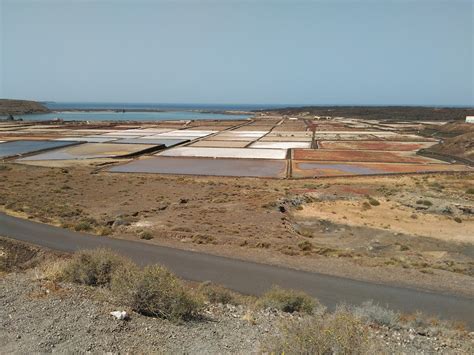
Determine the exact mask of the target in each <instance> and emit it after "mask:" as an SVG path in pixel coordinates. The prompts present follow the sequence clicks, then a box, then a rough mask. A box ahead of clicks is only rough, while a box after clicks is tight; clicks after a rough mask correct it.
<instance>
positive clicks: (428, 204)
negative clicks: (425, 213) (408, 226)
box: [416, 200, 433, 207]
mask: <svg viewBox="0 0 474 355" xmlns="http://www.w3.org/2000/svg"><path fill="white" fill-rule="evenodd" d="M416 204H417V205H423V206H426V207H430V206H433V202H431V201H430V200H418V201H416Z"/></svg>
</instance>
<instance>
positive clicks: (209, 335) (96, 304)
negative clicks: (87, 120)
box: [0, 240, 474, 354]
mask: <svg viewBox="0 0 474 355" xmlns="http://www.w3.org/2000/svg"><path fill="white" fill-rule="evenodd" d="M3 241H4V242H3V246H2V252H1V255H0V258H1V260H2V262H4V261H5V260H6V258H9V257H8V255H9V253H12V250H13V249H12V244H11V243H7V244H5V240H3ZM18 250H19V248H16V249H15V251H14V254H15V255H18ZM29 250H30V251H29V252H24V253H23V252H22V253H20V255H22V256H21V257H18V258H17V260H18V262H17V263H10V264H9V265H10V268H9V270H5V269H3V273H2V274H1V276H0V323H1V326H0V348H1V349H2V351H1V352H2V353H30V352H38V353H49V352H93V353H104V352H107V353H151V352H165V353H206V354H209V353H258V352H260V351H261V350H262V344H265V342H267V341H268V340H267V339H271V336H275V335H278V334H279V329H280V324H281V322H284V321H288V320H298V319H303V318H304V317H305V316H304V315H302V314H298V313H294V314H288V313H283V312H281V311H276V310H271V309H261V308H257V307H255V306H254V305H252V304H249V303H245V304H241V305H231V304H207V306H206V308H205V310H204V311H203V312H202V317H201V318H200V319H197V320H194V321H190V322H182V323H173V322H170V321H168V320H163V319H158V318H151V317H145V316H142V315H140V314H137V313H135V312H131V311H130V310H126V311H127V312H128V314H129V319H127V320H118V319H116V318H114V317H113V316H112V315H110V312H111V311H116V310H123V308H121V307H120V306H118V305H117V304H114V301H112V299H113V298H112V297H110V294H109V293H108V292H109V291H107V290H105V289H101V288H92V287H88V286H80V285H74V284H69V283H58V282H53V281H50V280H48V279H46V278H45V277H44V274H43V271H42V270H43V268H42V266H43V264H44V263H45V262H50V261H51V260H52V259H55V258H57V256H52V255H50V254H49V253H48V252H45V251H41V250H38V249H37V248H34V247H33V248H29ZM10 260H11V258H10ZM2 265H5V263H3V264H2ZM32 265H35V266H34V267H33V266H32ZM404 317H405V320H404V321H403V323H400V324H394V325H389V326H388V325H380V324H379V325H377V324H375V323H371V322H368V323H367V326H366V327H367V331H368V334H369V344H370V347H369V350H368V352H370V353H387V354H388V353H408V354H409V353H435V352H436V353H446V354H468V353H472V349H473V345H474V343H473V342H474V333H472V332H471V333H469V331H466V330H465V329H463V328H462V326H461V325H458V326H453V325H452V324H451V325H450V327H449V328H448V327H446V325H443V324H441V323H439V322H438V321H437V320H430V321H425V320H423V321H422V320H421V318H417V317H418V316H417V315H405V316H404Z"/></svg>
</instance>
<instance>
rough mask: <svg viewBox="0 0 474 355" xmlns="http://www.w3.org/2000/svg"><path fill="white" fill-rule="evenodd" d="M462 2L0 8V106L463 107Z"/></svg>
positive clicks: (206, 1) (31, 4)
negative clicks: (21, 102) (15, 102)
mask: <svg viewBox="0 0 474 355" xmlns="http://www.w3.org/2000/svg"><path fill="white" fill-rule="evenodd" d="M473 3H474V1H473V0H373V1H372V0H370V1H369V0H359V1H356V0H345V1H342V0H331V1H329V0H324V1H317V0H313V1H309V0H307V1H298V0H286V1H285V0H274V1H270V0H253V1H250V0H241V1H235V0H199V1H198V0H174V1H171V0H168V1H160V0H157V1H144V0H129V1H126V0H114V1H111V0H108V1H105V0H104V1H99V0H97V1H91V0H83V1H81V0H75V1H74V0H54V1H53V0H0V51H1V53H0V97H2V98H19V99H33V100H40V101H69V102H71V101H72V102H155V103H220V104H225V103H242V104H243V103H247V104H262V103H265V104H294V105H303V104H314V105H324V104H336V105H364V104H366V105H468V106H473V105H474V92H473V90H474V89H473V86H474V69H473V66H474V56H473V47H474V28H473V21H474V20H473V18H474V9H473Z"/></svg>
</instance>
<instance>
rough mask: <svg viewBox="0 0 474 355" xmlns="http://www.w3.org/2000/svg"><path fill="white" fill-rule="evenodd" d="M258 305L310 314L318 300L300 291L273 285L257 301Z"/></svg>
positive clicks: (316, 305) (317, 305)
mask: <svg viewBox="0 0 474 355" xmlns="http://www.w3.org/2000/svg"><path fill="white" fill-rule="evenodd" d="M258 305H259V306H260V307H263V308H270V309H278V310H280V311H283V312H287V313H293V312H300V313H307V314H312V313H313V312H314V310H315V309H316V308H317V307H320V304H319V302H318V301H317V300H316V299H315V298H313V297H311V296H309V295H308V294H306V293H304V292H302V291H295V290H285V289H283V288H281V287H278V286H274V287H272V288H271V289H270V290H269V291H268V292H266V293H265V294H264V295H263V296H262V297H261V298H260V300H259V301H258Z"/></svg>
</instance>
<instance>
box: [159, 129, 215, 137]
mask: <svg viewBox="0 0 474 355" xmlns="http://www.w3.org/2000/svg"><path fill="white" fill-rule="evenodd" d="M216 132H217V131H196V130H191V129H189V130H184V129H180V130H176V131H171V132H165V133H159V134H157V136H161V137H162V138H165V137H173V138H174V137H196V138H200V137H205V136H208V135H210V134H213V133H216Z"/></svg>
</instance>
